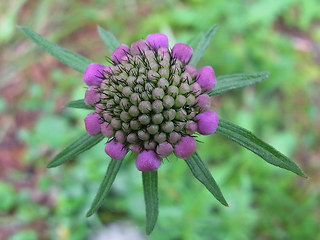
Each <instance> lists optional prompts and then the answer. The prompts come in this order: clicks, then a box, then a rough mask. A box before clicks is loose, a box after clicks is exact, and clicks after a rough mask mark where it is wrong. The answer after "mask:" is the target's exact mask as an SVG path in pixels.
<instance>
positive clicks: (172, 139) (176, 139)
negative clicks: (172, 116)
mask: <svg viewBox="0 0 320 240" xmlns="http://www.w3.org/2000/svg"><path fill="white" fill-rule="evenodd" d="M180 139H181V135H180V134H179V133H177V132H172V133H170V135H169V143H171V144H176V143H177V142H179V141H180Z"/></svg>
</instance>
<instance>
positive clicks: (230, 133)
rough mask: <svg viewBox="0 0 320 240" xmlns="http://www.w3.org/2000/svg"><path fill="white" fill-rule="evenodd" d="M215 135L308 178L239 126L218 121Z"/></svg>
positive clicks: (283, 157)
mask: <svg viewBox="0 0 320 240" xmlns="http://www.w3.org/2000/svg"><path fill="white" fill-rule="evenodd" d="M216 133H217V134H219V135H222V136H224V137H226V138H229V139H230V140H232V141H234V142H236V143H238V144H239V145H241V146H243V147H245V148H247V149H248V150H250V151H251V152H253V153H255V154H256V155H258V156H260V157H261V158H262V159H264V160H265V161H266V162H268V163H270V164H272V165H274V166H277V167H280V168H283V169H286V170H289V171H291V172H293V173H295V174H297V175H299V176H301V177H304V178H308V177H307V176H306V175H305V173H304V172H303V171H302V170H301V169H300V168H299V167H298V165H296V164H295V163H294V162H293V161H291V160H290V159H289V158H288V157H286V156H285V155H283V154H282V153H280V152H279V151H278V150H276V149H275V148H273V147H272V146H270V145H269V144H267V143H266V142H264V141H262V140H261V139H259V138H258V137H256V136H255V135H253V134H252V133H251V132H249V131H248V130H246V129H244V128H242V127H240V126H237V125H235V124H233V123H230V122H228V121H226V120H223V119H219V124H218V129H217V131H216Z"/></svg>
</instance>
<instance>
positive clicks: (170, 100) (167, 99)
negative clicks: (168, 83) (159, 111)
mask: <svg viewBox="0 0 320 240" xmlns="http://www.w3.org/2000/svg"><path fill="white" fill-rule="evenodd" d="M173 104H174V98H173V97H171V96H169V95H167V96H165V97H164V98H163V106H164V107H165V108H166V109H170V108H172V106H173Z"/></svg>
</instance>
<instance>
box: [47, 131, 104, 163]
mask: <svg viewBox="0 0 320 240" xmlns="http://www.w3.org/2000/svg"><path fill="white" fill-rule="evenodd" d="M103 138H104V136H103V135H102V134H99V135H96V136H89V135H88V134H87V133H85V134H84V135H82V136H81V137H79V138H78V139H76V140H75V141H74V142H72V143H71V144H69V145H68V146H67V147H66V148H65V149H63V151H62V152H60V153H58V154H57V156H55V157H54V158H53V159H52V161H51V162H50V163H49V164H48V166H47V167H48V168H52V167H57V166H59V165H61V164H63V163H64V162H66V161H69V160H72V159H73V158H75V157H76V156H78V155H79V154H80V153H83V152H85V151H87V150H89V149H90V148H92V147H93V146H94V145H96V144H97V143H99V142H100V141H101V140H102V139H103Z"/></svg>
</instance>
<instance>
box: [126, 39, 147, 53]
mask: <svg viewBox="0 0 320 240" xmlns="http://www.w3.org/2000/svg"><path fill="white" fill-rule="evenodd" d="M148 49H149V47H148V45H147V43H146V41H145V40H138V41H136V42H134V43H132V44H131V49H130V50H131V53H132V54H140V53H141V52H144V51H145V50H148Z"/></svg>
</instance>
